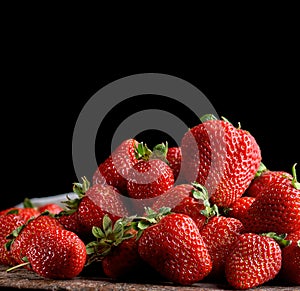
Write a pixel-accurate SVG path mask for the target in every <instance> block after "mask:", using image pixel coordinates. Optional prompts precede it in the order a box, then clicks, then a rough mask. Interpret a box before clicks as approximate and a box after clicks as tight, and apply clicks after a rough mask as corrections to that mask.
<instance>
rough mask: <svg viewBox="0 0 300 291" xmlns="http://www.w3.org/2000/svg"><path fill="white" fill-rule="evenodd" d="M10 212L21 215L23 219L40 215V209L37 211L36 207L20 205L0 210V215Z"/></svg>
mask: <svg viewBox="0 0 300 291" xmlns="http://www.w3.org/2000/svg"><path fill="white" fill-rule="evenodd" d="M11 212H13V213H16V214H17V215H19V216H20V217H22V218H23V219H24V220H25V221H27V220H29V219H30V218H33V217H37V216H39V215H40V211H38V210H37V209H36V208H22V207H10V208H8V209H5V210H2V211H1V212H0V215H2V214H7V213H11Z"/></svg>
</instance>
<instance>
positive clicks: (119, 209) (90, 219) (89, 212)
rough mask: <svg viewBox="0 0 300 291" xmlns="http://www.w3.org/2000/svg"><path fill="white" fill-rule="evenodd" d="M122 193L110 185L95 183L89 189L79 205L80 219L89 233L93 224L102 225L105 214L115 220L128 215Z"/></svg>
mask: <svg viewBox="0 0 300 291" xmlns="http://www.w3.org/2000/svg"><path fill="white" fill-rule="evenodd" d="M121 197H122V195H121V193H120V192H119V191H118V190H117V189H116V188H114V187H113V186H109V185H100V184H95V185H93V186H92V187H91V188H89V189H88V190H87V192H86V193H85V196H84V197H83V198H82V200H81V202H80V204H79V207H78V210H77V211H78V220H79V223H80V224H81V226H82V227H83V228H84V229H85V231H86V232H87V233H91V231H92V227H93V226H101V225H102V220H103V217H104V215H105V214H108V215H109V217H110V218H111V219H112V221H113V222H115V221H116V220H118V219H119V218H121V217H124V216H128V211H127V209H126V208H125V206H124V204H123V202H122V200H121Z"/></svg>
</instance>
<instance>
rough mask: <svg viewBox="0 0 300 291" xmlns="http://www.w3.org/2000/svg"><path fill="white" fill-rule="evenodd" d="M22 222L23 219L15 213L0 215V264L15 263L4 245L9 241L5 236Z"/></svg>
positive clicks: (23, 221) (10, 264)
mask: <svg viewBox="0 0 300 291" xmlns="http://www.w3.org/2000/svg"><path fill="white" fill-rule="evenodd" d="M24 223H25V220H24V219H23V218H22V217H20V216H19V215H17V214H2V215H0V225H1V228H0V264H3V265H8V266H12V265H14V264H15V260H14V259H13V257H12V255H11V253H10V251H9V250H8V249H7V248H6V246H5V245H6V243H8V241H9V240H8V239H7V236H8V235H10V234H11V232H12V231H14V230H15V229H17V228H18V227H19V226H22V225H23V224H24Z"/></svg>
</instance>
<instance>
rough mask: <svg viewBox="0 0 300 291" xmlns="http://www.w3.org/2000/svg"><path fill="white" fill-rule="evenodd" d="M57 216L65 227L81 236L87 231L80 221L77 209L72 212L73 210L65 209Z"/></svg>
mask: <svg viewBox="0 0 300 291" xmlns="http://www.w3.org/2000/svg"><path fill="white" fill-rule="evenodd" d="M56 218H57V220H58V221H59V222H60V224H61V225H62V226H63V227H64V228H65V229H67V230H70V231H72V232H74V233H76V234H77V235H79V236H81V234H83V233H85V229H84V227H83V226H82V225H81V224H80V222H79V219H78V212H77V211H74V212H72V210H71V211H68V210H66V211H65V210H63V211H61V212H60V213H58V214H57V215H56Z"/></svg>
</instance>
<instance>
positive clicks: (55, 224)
mask: <svg viewBox="0 0 300 291" xmlns="http://www.w3.org/2000/svg"><path fill="white" fill-rule="evenodd" d="M57 228H60V229H63V226H62V225H61V224H60V223H59V221H58V220H57V219H56V218H54V217H52V216H49V215H46V214H41V215H39V216H38V217H35V218H32V219H30V220H28V221H27V222H26V223H25V224H23V226H22V227H21V228H20V229H18V231H16V232H14V233H12V235H11V236H10V239H11V240H12V241H11V243H10V252H11V255H12V257H13V259H14V260H15V261H16V263H17V264H22V263H24V261H23V259H22V258H23V257H24V256H26V252H27V247H31V245H30V243H29V241H30V240H31V237H32V236H33V235H36V234H39V233H42V232H45V233H48V232H49V231H50V230H51V229H57Z"/></svg>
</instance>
